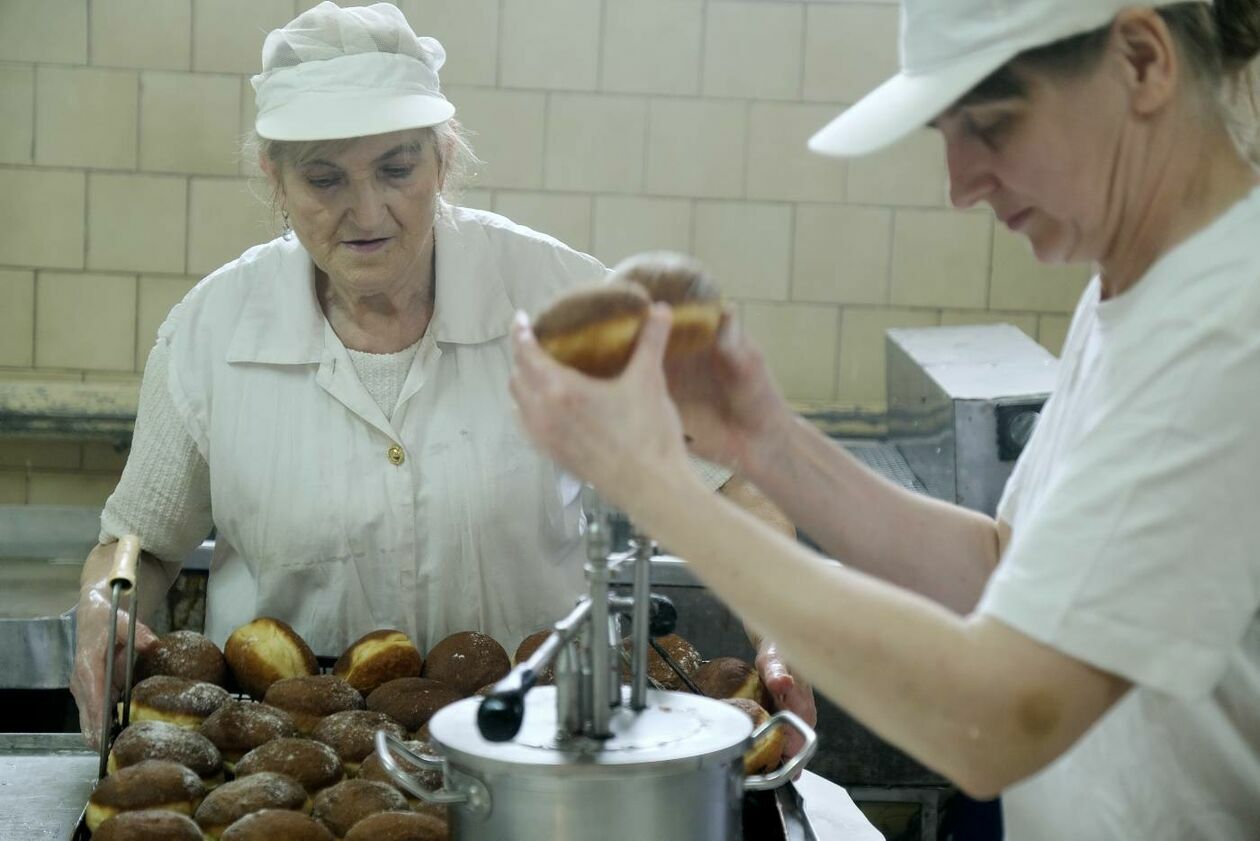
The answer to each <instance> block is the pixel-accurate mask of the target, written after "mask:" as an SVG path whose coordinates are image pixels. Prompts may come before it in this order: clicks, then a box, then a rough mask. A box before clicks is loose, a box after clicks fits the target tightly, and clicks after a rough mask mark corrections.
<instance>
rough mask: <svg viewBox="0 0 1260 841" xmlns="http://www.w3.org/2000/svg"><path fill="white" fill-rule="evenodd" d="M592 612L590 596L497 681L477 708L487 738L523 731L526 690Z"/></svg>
mask: <svg viewBox="0 0 1260 841" xmlns="http://www.w3.org/2000/svg"><path fill="white" fill-rule="evenodd" d="M590 612H591V603H590V600H588V599H583V600H582V601H581V602H580V603H578V606H577V607H575V608H573V610H572V611H571V612H570V613H569V615H568V616H566V617H564V618H563V619H561V620H560V621H559V622H557V623H556V624H555V625H554V626H553V628H552V631H551V636H549V637H547V639H546V640H544V641H543V644H542V645H540V646H538V650H537V651H535V652H534V653H533V654H531V655H530V657H529V659H528V660H526V661H525V662H524V663H520V664H518V665H517V666H516V668H514V669H512V671H510V672H508V674H507V677H505V678H503V679H502V680H500V681H499V682H498V683H496V684H495V685H494V688H493V689H491V690H490V694H489V695H487V696H486V698H485V700H484V701H482V702H481V706H480V707H478V708H477V729H478V730H480V731H481V735H482V737H483V738H485V739H486V740H488V741H491V742H506V741H508V740H509V739H511V738H512V737H514V736H515V735H516V734H517V733H519V732H520V729H521V723H522V721H523V720H524V718H525V693H526V692H528V691H529V690H530V689H531V688H532V687H533V685H534V683H535V682H536V681H537V680H538V675H539V674H540V673H541V672H542V670H543V669H545V668H547V666H548V664H550V663H551V661H552V660H553V659H555V656H556V655H557V654H558V653H559V652H560V649H561V648H563V647H564V646H565V645H567V644H568V643H569V642H570V641H572V639H573V638H574V637H575V636H577V634H578V631H579V630H581V627H582V623H583V622H584V621H586V619H587V617H588V616H589V615H590Z"/></svg>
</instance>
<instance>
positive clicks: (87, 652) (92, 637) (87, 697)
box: [70, 544, 157, 747]
mask: <svg viewBox="0 0 1260 841" xmlns="http://www.w3.org/2000/svg"><path fill="white" fill-rule="evenodd" d="M113 548H114V545H113V544H109V545H108V546H98V547H97V548H96V549H95V550H93V556H95V555H97V553H98V552H100V551H101V550H106V551H107V552H108V553H109V554H110V555H111V556H112V553H113ZM93 560H94V558H93V557H89V559H88V565H87V566H99V565H100V564H99V562H98V563H97V564H93ZM106 569H108V566H106ZM110 616H111V611H110V591H109V585H108V584H107V583H106V582H105V581H104V580H100V581H96V582H94V583H91V584H86V585H85V586H84V587H83V588H82V589H81V590H80V592H79V605H78V608H77V610H76V611H75V640H74V673H73V674H72V675H71V678H70V694H71V695H73V696H74V700H75V703H76V704H78V706H79V728H80V729H81V730H82V732H83V739H84V741H86V742H87V743H88V744H89V745H91V746H92V747H99V746H100V738H101V726H102V723H103V722H102V720H101V714H102V709H103V705H104V702H105V649H106V646H107V645H108V642H109V623H110ZM130 620H131V615H130V613H128V611H127V610H123V609H121V608H120V609H119V611H118V626H117V635H116V643H115V646H114V651H113V652H112V653H111V656H112V657H113V658H114V681H113V684H114V685H113V686H112V687H110V704H111V706H112V705H113V703H114V699H115V698H117V697H118V696H119V695H120V694H121V692H122V688H123V684H124V683H125V681H126V679H127V662H126V645H127V624H128V622H130ZM156 642H157V637H156V636H155V635H154V633H153V631H151V630H150V629H149V628H148V627H147V626H146V625H144V624H143V623H141V622H136V646H135V650H136V653H137V654H139V653H140V652H142V651H145V650H146V649H148V648H150V647H152V646H153V645H154V644H155V643H156Z"/></svg>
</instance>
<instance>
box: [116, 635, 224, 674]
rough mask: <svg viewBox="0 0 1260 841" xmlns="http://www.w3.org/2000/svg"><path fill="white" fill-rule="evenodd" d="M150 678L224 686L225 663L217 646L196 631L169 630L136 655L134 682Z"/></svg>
mask: <svg viewBox="0 0 1260 841" xmlns="http://www.w3.org/2000/svg"><path fill="white" fill-rule="evenodd" d="M153 675H170V676H171V677H184V678H188V679H189V680H199V681H203V682H205V683H213V684H215V685H216V686H222V687H227V660H225V659H224V658H223V652H222V651H220V650H219V647H218V646H217V645H215V644H214V643H213V642H211V641H210V640H209V639H208V638H207V637H204V636H202V635H201V634H199V633H197V632H196V631H171V632H170V633H169V634H165V635H163V636H162V637H159V638H158V641H157V643H156V644H154V646H153V647H152V648H149V649H147V650H145V651H142V652H140V653H139V654H138V655H137V656H136V680H144V679H145V678H147V677H152V676H153Z"/></svg>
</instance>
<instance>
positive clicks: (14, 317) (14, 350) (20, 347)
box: [0, 269, 35, 378]
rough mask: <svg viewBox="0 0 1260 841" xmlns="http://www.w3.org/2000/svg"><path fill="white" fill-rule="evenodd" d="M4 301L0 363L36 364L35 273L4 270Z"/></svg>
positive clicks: (0, 294)
mask: <svg viewBox="0 0 1260 841" xmlns="http://www.w3.org/2000/svg"><path fill="white" fill-rule="evenodd" d="M0 301H3V302H4V306H0V365H12V366H14V367H28V366H30V365H33V364H35V363H34V344H33V343H34V339H35V272H32V271H19V270H17V269H0ZM2 376H3V375H0V378H2Z"/></svg>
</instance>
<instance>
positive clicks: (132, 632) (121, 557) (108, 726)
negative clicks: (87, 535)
mask: <svg viewBox="0 0 1260 841" xmlns="http://www.w3.org/2000/svg"><path fill="white" fill-rule="evenodd" d="M139 563H140V538H139V537H136V536H135V535H134V534H129V535H126V536H124V537H123V538H122V539H121V540H119V541H118V544H117V547H116V548H115V549H114V565H113V566H112V567H110V571H109V577H108V578H107V579H106V582H107V583H108V584H109V588H110V598H109V611H110V615H109V620H110V621H109V631H108V632H107V636H106V643H105V686H104V689H105V691H104V693H103V697H104V700H102V702H101V706H102V709H101V742H100V744H101V764H100V767H99V768H98V769H97V773H96V778H97V779H98V780H99V779H103V778H104V777H105V771H106V768H107V767H108V765H109V748H110V741H109V735H110V731H111V730H112V729H113V723H114V709H113V707H114V704H113V700H114V698H113V696H114V648H115V647H116V646H117V645H118V609H119V608H120V607H121V605H122V597H123V596H124V595H130V597H131V598H130V599H129V600H128V607H129V608H130V610H129V613H130V615H131V621H130V622H128V624H127V645H126V659H125V662H126V664H127V675H126V678H127V679H126V682H125V683H124V685H123V699H122V726H123V727H124V728H125V727H126V726H127V725H128V724H130V723H131V684H132V680H133V678H134V675H135V664H136V658H135V653H136V613H137V610H136V607H137V605H138V604H139V596H138V585H137V582H138V581H139V576H138V575H137V574H136V573H137V567H138V565H139Z"/></svg>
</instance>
